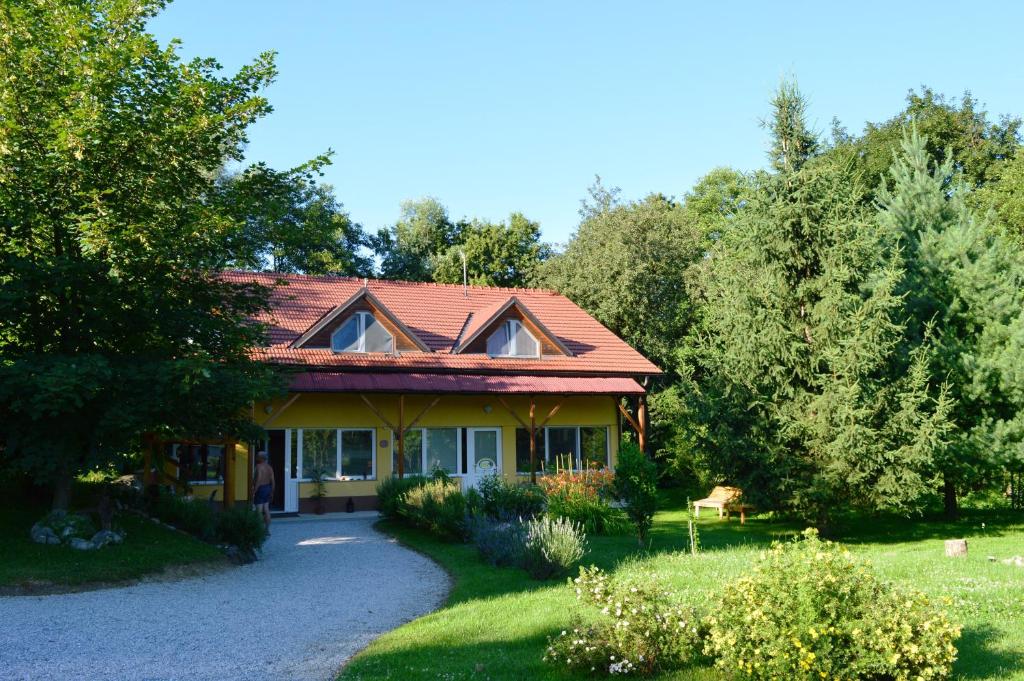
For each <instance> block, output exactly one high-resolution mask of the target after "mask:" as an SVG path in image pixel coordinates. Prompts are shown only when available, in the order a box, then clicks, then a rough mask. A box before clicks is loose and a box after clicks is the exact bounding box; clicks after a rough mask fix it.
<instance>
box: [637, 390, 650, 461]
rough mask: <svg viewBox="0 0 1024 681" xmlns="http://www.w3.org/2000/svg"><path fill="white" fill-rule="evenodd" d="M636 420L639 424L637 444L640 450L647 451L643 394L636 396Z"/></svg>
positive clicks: (645, 406) (645, 408) (645, 412)
mask: <svg viewBox="0 0 1024 681" xmlns="http://www.w3.org/2000/svg"><path fill="white" fill-rule="evenodd" d="M636 422H637V425H639V426H640V429H639V432H638V433H637V444H638V445H639V446H640V451H641V452H642V453H644V454H646V453H647V398H646V397H645V396H644V395H641V396H640V397H638V398H636Z"/></svg>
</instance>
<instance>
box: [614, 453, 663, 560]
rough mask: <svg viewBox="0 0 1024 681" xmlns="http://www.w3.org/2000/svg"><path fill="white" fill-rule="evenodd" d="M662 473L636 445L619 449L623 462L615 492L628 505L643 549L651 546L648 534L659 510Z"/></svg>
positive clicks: (619, 469) (617, 467)
mask: <svg viewBox="0 0 1024 681" xmlns="http://www.w3.org/2000/svg"><path fill="white" fill-rule="evenodd" d="M657 482H658V471H657V469H656V468H655V466H654V462H653V461H651V460H650V459H648V458H647V457H646V456H645V455H644V453H643V452H641V451H640V448H639V447H637V446H636V445H635V444H634V443H632V442H623V443H622V446H621V447H620V448H619V463H618V465H617V466H616V467H615V493H616V495H617V496H618V497H619V499H621V500H622V501H623V502H625V504H626V509H625V510H626V515H628V516H629V519H630V520H631V521H632V522H633V526H634V527H636V538H637V542H639V544H640V546H643V545H644V544H646V543H647V535H648V533H649V532H650V531H651V526H652V525H653V523H654V512H655V510H657V507H658V487H657Z"/></svg>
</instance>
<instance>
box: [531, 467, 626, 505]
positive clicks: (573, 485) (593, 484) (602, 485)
mask: <svg viewBox="0 0 1024 681" xmlns="http://www.w3.org/2000/svg"><path fill="white" fill-rule="evenodd" d="M614 482H615V474H614V473H612V472H611V471H610V470H608V469H607V468H601V469H588V470H585V471H582V472H578V473H573V472H572V471H561V472H558V473H552V474H549V475H545V476H544V477H542V478H540V479H539V480H538V481H537V484H539V485H540V487H541V489H542V490H544V493H545V494H547V495H548V496H553V495H566V494H578V495H582V496H588V497H600V498H602V499H608V498H610V497H611V490H612V485H613V484H614Z"/></svg>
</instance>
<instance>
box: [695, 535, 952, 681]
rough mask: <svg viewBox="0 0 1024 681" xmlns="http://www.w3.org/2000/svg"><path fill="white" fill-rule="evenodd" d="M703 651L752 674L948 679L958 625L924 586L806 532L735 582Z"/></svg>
mask: <svg viewBox="0 0 1024 681" xmlns="http://www.w3.org/2000/svg"><path fill="white" fill-rule="evenodd" d="M707 626H708V639H707V643H706V647H705V652H707V653H709V654H711V655H714V656H715V657H716V658H717V659H716V664H717V665H718V666H719V667H720V668H722V669H724V670H727V671H731V672H734V673H735V672H737V671H738V672H740V674H742V675H743V676H746V677H748V678H753V679H779V678H786V679H823V678H844V679H892V680H894V681H904V680H906V681H909V680H910V679H914V680H915V681H916V680H922V681H925V680H927V679H942V678H945V677H946V676H948V675H949V672H950V669H951V668H952V666H953V662H954V661H955V660H956V646H955V645H954V642H955V641H956V639H957V637H958V636H959V635H960V629H959V627H957V626H956V625H954V624H952V623H951V622H950V621H949V619H948V618H947V617H946V615H945V614H944V613H943V612H942V611H941V610H939V609H937V608H936V607H935V605H934V604H933V603H932V602H930V601H929V599H928V598H927V597H925V596H924V595H922V594H919V593H908V592H903V591H900V590H897V589H895V588H893V587H892V586H890V585H888V584H886V583H884V582H881V581H879V580H878V578H877V577H875V576H874V575H873V573H872V572H871V571H870V570H869V566H868V564H867V563H865V562H863V561H861V560H857V559H855V558H854V557H853V556H851V555H850V553H849V552H848V551H846V550H845V549H841V548H840V547H838V546H837V545H835V544H833V543H831V542H822V541H820V540H819V539H818V536H817V532H815V531H814V530H807V531H806V532H804V539H803V540H802V541H795V542H791V543H788V544H778V543H777V544H775V545H773V546H772V548H771V549H770V550H768V551H766V552H765V553H764V554H762V557H761V560H760V562H759V563H758V565H757V566H756V567H755V568H754V571H753V573H752V574H751V575H749V576H746V577H742V578H740V579H739V580H737V581H735V582H733V583H732V584H729V585H728V586H727V587H726V588H725V591H724V593H723V595H722V598H721V603H720V604H719V606H718V608H717V609H716V614H715V615H714V616H713V617H709V618H708V619H707Z"/></svg>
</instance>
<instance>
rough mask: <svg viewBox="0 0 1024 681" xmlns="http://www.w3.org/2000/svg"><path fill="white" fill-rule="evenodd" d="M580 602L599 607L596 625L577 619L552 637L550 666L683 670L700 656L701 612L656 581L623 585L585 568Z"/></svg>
mask: <svg viewBox="0 0 1024 681" xmlns="http://www.w3.org/2000/svg"><path fill="white" fill-rule="evenodd" d="M572 585H573V586H574V587H575V589H576V600H577V601H578V602H584V603H589V604H591V605H593V606H596V607H597V608H599V609H600V616H599V619H597V620H596V621H595V622H592V623H590V624H585V623H584V620H583V619H582V617H581V616H580V615H579V614H577V615H576V616H574V618H573V621H572V625H571V627H570V629H568V630H565V631H562V633H561V634H559V635H557V636H553V637H549V638H548V648H547V652H546V653H545V655H544V660H545V661H546V662H550V663H554V664H561V665H564V666H566V667H568V668H569V669H576V670H580V671H585V672H597V673H602V674H629V673H637V674H651V673H654V672H660V671H670V670H674V669H679V668H681V667H684V666H686V665H687V664H689V663H691V662H693V661H694V660H695V659H697V658H698V657H699V656H700V651H701V631H700V629H699V626H698V622H699V620H700V618H699V616H698V615H697V613H696V612H695V611H694V610H693V609H692V608H689V607H686V606H683V605H681V604H680V603H679V602H678V599H677V598H676V597H675V596H674V595H673V594H672V593H670V592H666V591H665V590H664V589H662V588H659V587H658V585H657V583H656V582H655V581H654V580H653V579H648V580H646V581H645V582H640V583H632V582H630V583H620V582H618V581H615V580H614V579H612V578H610V577H608V575H607V574H605V573H604V572H602V571H601V570H600V569H599V568H596V567H591V568H583V567H581V568H580V575H579V577H577V578H576V579H575V580H573V584H572Z"/></svg>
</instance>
